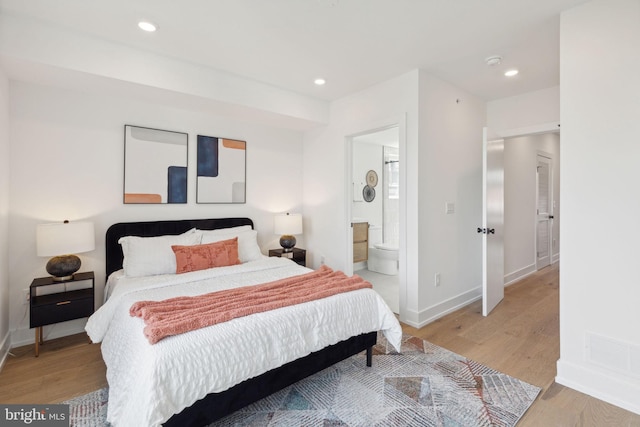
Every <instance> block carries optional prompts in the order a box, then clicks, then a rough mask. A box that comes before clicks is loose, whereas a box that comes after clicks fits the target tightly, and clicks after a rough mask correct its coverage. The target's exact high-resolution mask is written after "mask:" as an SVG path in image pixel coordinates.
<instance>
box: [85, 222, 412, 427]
mask: <svg viewBox="0 0 640 427" xmlns="http://www.w3.org/2000/svg"><path fill="white" fill-rule="evenodd" d="M194 229H196V230H198V233H200V238H199V240H198V242H197V243H194V244H199V243H201V242H204V239H205V238H204V237H202V235H203V233H204V235H213V234H215V235H216V236H218V234H219V235H221V236H227V234H226V233H229V234H228V235H235V234H238V236H239V237H238V242H239V253H240V259H241V261H242V264H240V265H233V266H226V267H219V268H211V269H208V270H202V271H193V272H188V273H185V274H175V273H173V274H171V273H166V272H165V273H164V274H151V275H146V271H145V270H144V268H143V269H142V270H143V271H141V272H138V273H140V274H136V275H134V277H129V276H127V275H126V274H125V273H124V272H123V266H124V267H125V268H124V270H127V262H128V263H129V265H128V268H129V270H128V271H129V272H133V271H134V270H133V269H132V265H131V263H132V260H133V256H132V255H131V249H130V248H129V249H127V246H126V244H125V242H126V239H137V240H136V241H148V240H149V239H142V240H141V239H140V238H149V237H155V236H175V238H176V239H178V238H182V237H184V236H187V237H188V238H189V239H191V238H192V236H191V234H189V233H191V232H193V230H194ZM200 230H203V231H200ZM232 230H243V231H242V232H234V231H232ZM249 230H251V231H249ZM206 233H209V234H206ZM131 236H137V237H131ZM247 236H249V237H247ZM187 237H185V238H187ZM121 238H125V239H124V240H125V242H123V243H122V246H121V244H119V243H118V242H119V241H120V239H121ZM216 238H218V239H219V238H220V237H216ZM242 239H244V240H242ZM247 239H248V240H247ZM242 242H245V243H242ZM246 242H249V243H248V244H247V243H246ZM105 244H106V273H107V278H108V280H107V288H106V289H105V291H106V292H105V294H109V295H110V297H109V299H108V300H107V301H106V302H105V304H104V305H103V306H102V307H100V309H98V310H97V311H96V313H94V315H93V316H91V318H90V319H89V321H88V323H87V327H86V329H87V332H88V334H89V336H90V338H91V339H92V341H93V342H101V343H102V353H103V358H104V360H105V363H106V365H107V380H108V382H109V410H108V415H107V420H108V421H109V422H110V423H112V425H114V426H116V427H119V426H128V425H135V426H140V425H149V426H155V425H166V426H189V425H192V426H200V425H206V424H208V423H210V422H212V421H214V420H217V419H220V418H222V417H224V416H225V415H227V414H229V413H232V412H234V411H236V410H238V409H240V408H242V407H243V406H246V405H248V404H250V403H252V402H255V401H257V400H259V399H261V398H263V397H266V396H267V395H269V394H271V393H273V392H275V391H277V390H280V389H282V388H284V387H286V386H288V385H290V384H292V383H294V382H296V381H298V380H300V379H302V378H304V377H306V376H309V375H311V374H313V373H315V372H318V371H320V370H322V369H324V368H326V367H328V366H331V365H332V364H334V363H337V362H338V361H340V360H343V359H345V358H347V357H350V356H352V355H354V354H357V353H360V352H362V351H367V365H369V366H371V347H372V346H373V345H374V344H375V342H376V335H377V331H379V330H381V331H382V332H383V333H384V334H385V335H386V336H387V338H388V339H389V341H390V342H391V343H394V342H396V343H398V345H399V341H400V337H401V335H402V331H401V329H400V326H399V323H398V321H397V319H396V318H395V316H394V315H393V313H392V312H391V311H390V310H389V308H388V307H387V306H386V304H385V303H384V301H383V300H382V299H381V298H380V297H379V296H378V295H377V294H376V293H375V292H374V291H373V290H371V289H362V290H358V291H353V292H347V293H344V294H341V295H334V296H331V297H329V298H324V299H322V300H318V301H313V302H308V303H304V304H300V305H297V306H292V307H285V308H280V309H277V310H272V311H269V312H265V313H256V314H252V315H250V316H246V317H243V318H238V319H233V320H231V321H229V322H225V323H223V324H217V325H214V326H209V327H206V328H202V329H198V330H195V331H191V332H187V333H184V334H181V335H176V336H172V337H169V338H165V339H163V340H162V341H160V342H158V343H157V344H154V345H151V344H149V342H147V341H146V339H145V338H144V334H143V332H142V330H143V327H144V324H143V322H142V321H141V319H137V318H133V317H131V316H129V315H128V310H129V307H130V306H131V304H132V303H134V302H136V301H139V300H164V299H166V298H171V297H173V296H176V295H198V294H199V293H204V292H212V291H216V290H219V289H227V288H233V287H240V286H247V285H254V284H256V285H257V284H260V283H263V282H269V281H274V280H278V279H280V278H285V277H290V276H296V275H303V274H305V273H308V272H310V271H312V270H310V269H307V268H305V267H301V266H299V265H297V264H295V263H294V262H292V261H290V260H287V259H284V258H268V257H266V256H264V255H262V254H261V253H260V252H259V248H258V247H257V242H255V230H253V222H252V221H251V219H249V218H219V219H198V220H177V221H152V222H131V223H119V224H114V225H113V226H111V227H110V228H109V229H108V231H107V233H106V241H105ZM123 247H125V249H124V250H125V252H126V251H127V250H128V251H129V255H128V256H127V257H125V256H124V254H123ZM247 248H249V249H247ZM256 248H257V249H256ZM256 250H257V253H256ZM243 258H245V259H243ZM127 259H129V261H127ZM136 265H137V264H136ZM155 267H157V266H151V267H150V268H155ZM145 268H147V267H145ZM174 268H175V267H174ZM114 283H115V284H114Z"/></svg>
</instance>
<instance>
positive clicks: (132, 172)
mask: <svg viewBox="0 0 640 427" xmlns="http://www.w3.org/2000/svg"><path fill="white" fill-rule="evenodd" d="M188 153H189V135H188V134H187V133H184V132H176V131H169V130H162V129H155V128H147V127H142V126H133V125H125V126H124V191H123V203H124V204H175V203H187V172H188V169H187V167H188V165H187V162H188Z"/></svg>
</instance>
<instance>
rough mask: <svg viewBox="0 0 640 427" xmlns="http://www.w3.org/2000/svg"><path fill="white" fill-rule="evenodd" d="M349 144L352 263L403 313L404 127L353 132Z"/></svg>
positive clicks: (348, 170)
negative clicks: (402, 134)
mask: <svg viewBox="0 0 640 427" xmlns="http://www.w3.org/2000/svg"><path fill="white" fill-rule="evenodd" d="M347 145H348V152H349V154H350V156H347V157H348V158H349V157H350V159H349V160H348V165H347V179H349V180H350V185H349V188H350V191H348V200H347V206H348V211H349V215H348V218H349V221H350V223H351V229H352V230H353V233H351V234H352V236H353V244H352V251H348V252H350V255H349V256H350V259H349V261H348V263H349V265H350V266H352V267H353V273H356V274H358V275H360V276H361V277H363V278H364V279H366V280H368V281H369V282H371V284H372V285H373V288H374V290H375V291H376V292H378V294H380V296H381V297H382V298H383V299H384V300H385V302H386V303H387V305H389V307H390V308H391V310H392V311H393V312H394V313H397V314H399V312H400V277H401V274H400V268H401V267H400V264H401V263H400V262H399V258H400V252H401V251H400V250H399V248H400V242H401V240H403V239H402V237H401V232H400V229H401V227H400V215H401V214H400V211H401V209H402V206H401V197H400V194H401V191H400V186H401V168H402V162H401V161H400V129H399V127H398V126H397V125H392V126H388V127H385V128H381V129H375V130H371V131H366V132H362V133H359V134H357V135H353V136H351V137H348V138H347ZM363 229H364V230H365V232H364V233H363V232H362V230H363ZM356 240H357V241H356Z"/></svg>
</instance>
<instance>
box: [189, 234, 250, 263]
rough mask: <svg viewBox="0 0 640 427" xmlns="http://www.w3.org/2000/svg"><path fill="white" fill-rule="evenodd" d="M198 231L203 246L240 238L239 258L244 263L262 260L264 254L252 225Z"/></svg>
mask: <svg viewBox="0 0 640 427" xmlns="http://www.w3.org/2000/svg"><path fill="white" fill-rule="evenodd" d="M198 231H200V232H201V233H202V240H201V243H202V244H203V245H204V244H207V243H214V242H219V241H221V240H227V239H232V238H234V237H238V258H240V262H242V263H245V262H249V261H255V260H257V259H260V258H262V252H261V251H260V246H258V232H257V231H256V230H252V229H251V226H250V225H242V226H240V227H231V228H219V229H217V230H198Z"/></svg>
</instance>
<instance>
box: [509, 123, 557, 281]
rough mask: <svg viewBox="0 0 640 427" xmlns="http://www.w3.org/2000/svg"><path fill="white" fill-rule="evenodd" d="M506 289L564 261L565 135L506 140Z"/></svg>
mask: <svg viewBox="0 0 640 427" xmlns="http://www.w3.org/2000/svg"><path fill="white" fill-rule="evenodd" d="M504 156H505V158H504V164H505V166H504V174H505V176H504V182H505V187H504V189H505V218H504V229H505V232H504V282H505V286H507V285H510V284H513V283H515V282H516V281H518V280H520V279H522V278H524V277H526V276H528V275H530V274H532V273H534V272H536V271H537V270H539V269H540V268H544V266H546V265H549V264H553V263H555V262H557V261H559V259H560V240H559V239H560V234H559V229H560V213H559V204H560V200H559V197H558V196H559V194H560V166H559V165H560V162H559V159H560V133H559V132H557V131H556V132H547V133H539V134H532V135H522V136H510V137H507V138H505V148H504Z"/></svg>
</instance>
